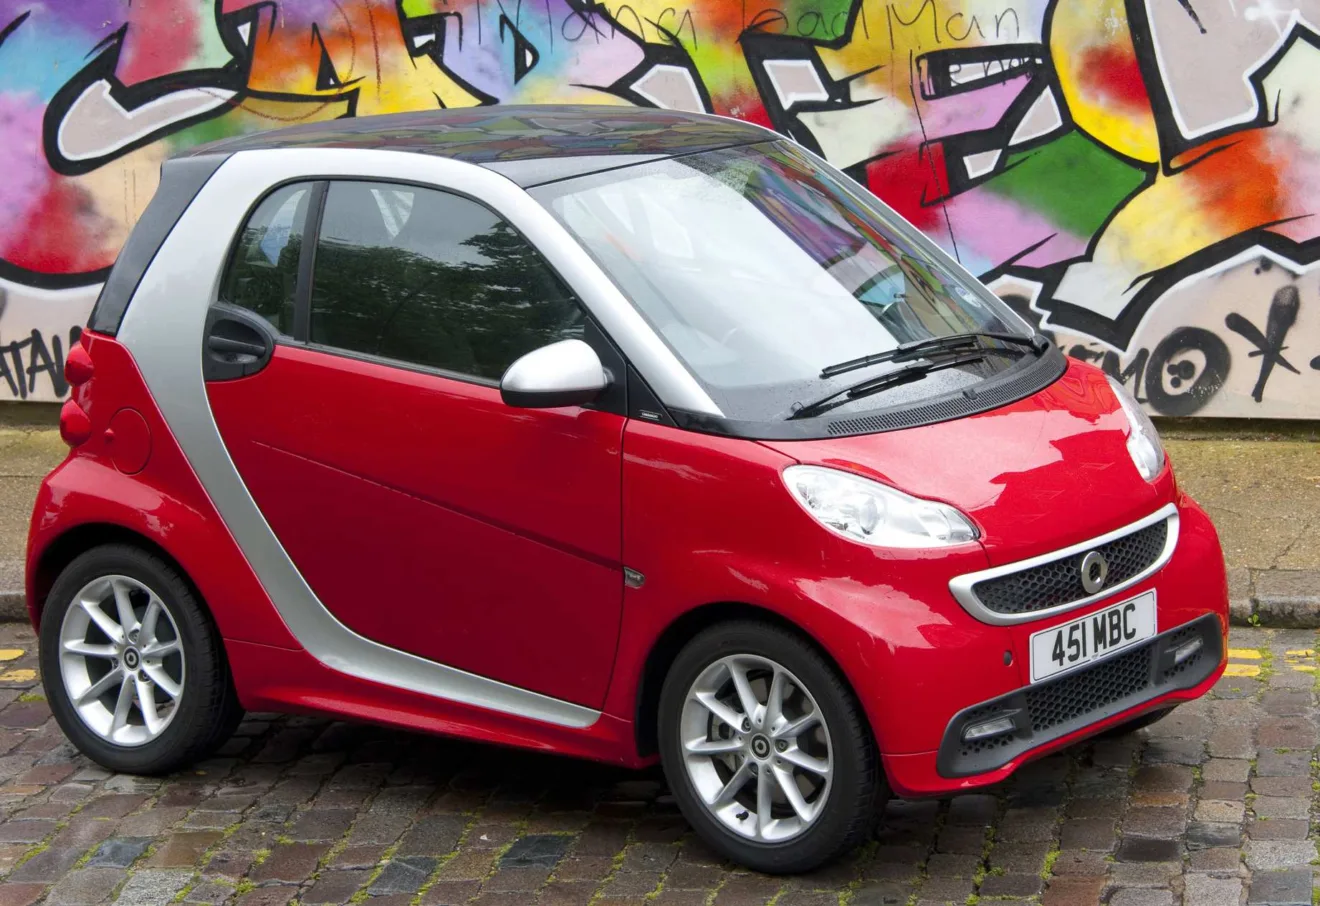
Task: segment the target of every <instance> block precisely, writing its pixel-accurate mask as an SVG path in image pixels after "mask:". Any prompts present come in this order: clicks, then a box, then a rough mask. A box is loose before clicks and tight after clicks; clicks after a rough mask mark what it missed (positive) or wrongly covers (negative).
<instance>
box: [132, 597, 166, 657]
mask: <svg viewBox="0 0 1320 906" xmlns="http://www.w3.org/2000/svg"><path fill="white" fill-rule="evenodd" d="M164 609H165V608H164V607H162V606H161V603H160V598H157V597H156V596H155V595H152V596H151V600H150V601H149V602H148V603H147V611H146V613H144V614H142V628H141V629H139V630H138V648H139V649H142V648H147V647H150V646H151V645H153V644H155V642H156V623H157V622H158V621H159V619H160V615H161V613H162V612H163V611H164Z"/></svg>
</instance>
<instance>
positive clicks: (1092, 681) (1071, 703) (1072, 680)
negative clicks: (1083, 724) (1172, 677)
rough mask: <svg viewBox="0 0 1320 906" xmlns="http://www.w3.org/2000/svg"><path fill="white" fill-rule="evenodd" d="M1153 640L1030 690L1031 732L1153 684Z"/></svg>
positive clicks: (1088, 711)
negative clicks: (1151, 677)
mask: <svg viewBox="0 0 1320 906" xmlns="http://www.w3.org/2000/svg"><path fill="white" fill-rule="evenodd" d="M1154 647H1155V646H1154V643H1149V644H1146V645H1142V646H1141V647H1140V648H1137V649H1135V650H1133V651H1127V652H1124V653H1123V654H1120V655H1117V656H1116V657H1113V658H1110V659H1109V660H1107V661H1101V662H1100V663H1098V664H1096V665H1095V666H1094V667H1092V668H1090V669H1089V670H1082V671H1080V672H1078V673H1074V674H1073V675H1071V676H1066V677H1064V678H1063V679H1061V680H1059V681H1057V682H1054V683H1047V684H1045V685H1042V686H1036V687H1034V688H1031V689H1028V690H1027V715H1028V716H1029V717H1030V719H1031V732H1032V733H1044V732H1046V731H1048V730H1052V729H1054V728H1055V727H1057V726H1059V725H1060V724H1066V723H1068V722H1069V721H1072V720H1076V719H1077V718H1079V717H1083V716H1085V715H1087V714H1090V713H1091V712H1092V711H1096V710H1098V709H1100V708H1103V707H1105V706H1107V705H1112V704H1113V703H1114V702H1116V701H1121V700H1122V699H1125V698H1127V697H1128V696H1129V695H1134V694H1135V693H1137V692H1140V691H1141V690H1142V689H1145V688H1146V687H1147V686H1149V685H1150V657H1151V653H1152V652H1153V651H1154Z"/></svg>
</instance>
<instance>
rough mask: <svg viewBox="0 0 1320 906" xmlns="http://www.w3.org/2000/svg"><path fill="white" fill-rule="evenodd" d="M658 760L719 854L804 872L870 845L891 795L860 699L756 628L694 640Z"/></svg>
mask: <svg viewBox="0 0 1320 906" xmlns="http://www.w3.org/2000/svg"><path fill="white" fill-rule="evenodd" d="M659 721H660V724H659V740H660V757H661V761H662V763H663V766H664V770H665V776H666V778H667V779H668V781H669V786H670V788H671V789H672V790H673V792H674V796H675V799H676V800H677V802H678V805H679V808H680V809H682V811H683V814H684V816H685V817H686V818H687V819H688V821H689V822H690V823H691V824H692V825H693V827H694V828H695V829H696V831H697V833H698V834H700V835H701V837H702V838H703V839H704V840H705V841H706V842H707V843H708V844H709V845H710V846H712V847H713V848H714V849H715V850H717V851H718V852H720V853H721V854H722V855H725V856H727V857H728V858H730V859H732V860H734V861H736V862H739V863H741V864H743V865H746V866H747V867H749V868H753V869H755V870H757V871H763V872H769V873H788V872H799V871H806V870H809V869H812V868H815V867H817V866H819V865H821V864H824V863H826V862H829V861H831V860H833V859H835V858H837V857H838V856H840V855H842V854H843V853H845V852H847V851H848V850H850V849H852V848H853V847H855V846H857V845H858V844H859V843H861V842H862V840H863V839H864V838H865V836H866V835H867V833H868V832H869V830H870V829H871V826H872V824H873V821H874V819H875V816H876V806H877V799H878V794H879V792H880V790H881V788H882V787H883V782H882V780H881V778H880V771H879V766H878V762H877V757H876V752H875V745H874V742H873V740H872V737H871V733H870V729H869V727H868V726H867V724H866V721H865V718H864V716H863V715H862V713H861V710H860V709H859V708H858V706H857V703H856V701H855V700H854V698H853V695H852V691H851V690H850V689H849V688H848V686H847V684H846V683H845V682H844V681H843V680H842V678H841V677H839V675H838V674H837V672H836V671H835V670H834V668H833V667H832V666H831V665H830V664H829V663H828V662H827V661H826V660H825V659H824V658H823V657H822V656H821V655H820V654H819V653H818V652H817V651H816V650H815V649H813V648H812V647H811V646H810V645H808V644H806V643H805V642H803V641H802V640H801V639H799V638H798V637H796V636H795V635H793V634H792V633H790V632H787V631H785V630H783V629H780V628H778V627H774V626H769V625H766V624H761V623H754V622H737V623H727V624H722V625H718V626H714V627H712V628H710V629H708V630H706V631H705V632H703V633H701V634H700V635H698V636H697V637H696V638H694V639H693V640H692V641H691V642H689V643H688V645H687V647H685V648H684V649H683V650H682V651H681V652H680V653H679V655H678V658H677V659H676V660H675V661H674V664H673V666H672V667H671V668H670V671H669V674H668V676H667V677H666V678H665V683H664V687H663V689H662V691H661V694H660V709H659Z"/></svg>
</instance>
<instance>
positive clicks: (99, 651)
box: [64, 642, 116, 659]
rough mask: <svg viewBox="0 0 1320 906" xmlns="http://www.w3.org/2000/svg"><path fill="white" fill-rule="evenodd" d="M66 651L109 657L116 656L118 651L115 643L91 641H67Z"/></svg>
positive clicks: (88, 655) (85, 655)
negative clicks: (107, 643)
mask: <svg viewBox="0 0 1320 906" xmlns="http://www.w3.org/2000/svg"><path fill="white" fill-rule="evenodd" d="M64 651H65V653H66V654H76V655H79V656H81V657H99V658H107V659H108V658H112V657H114V656H115V653H116V649H115V646H114V645H93V644H92V643H91V642H65V643H64Z"/></svg>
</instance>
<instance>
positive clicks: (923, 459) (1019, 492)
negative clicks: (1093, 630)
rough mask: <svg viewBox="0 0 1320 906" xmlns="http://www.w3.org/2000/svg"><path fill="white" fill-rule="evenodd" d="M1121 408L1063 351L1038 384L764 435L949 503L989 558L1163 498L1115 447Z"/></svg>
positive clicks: (800, 457)
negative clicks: (870, 429)
mask: <svg viewBox="0 0 1320 906" xmlns="http://www.w3.org/2000/svg"><path fill="white" fill-rule="evenodd" d="M1128 430H1129V428H1128V422H1127V417H1126V416H1125V415H1124V414H1123V411H1122V409H1121V408H1120V407H1119V404H1118V399H1117V398H1116V397H1115V396H1114V393H1113V390H1111V389H1110V387H1109V385H1108V383H1107V381H1106V379H1105V376H1104V373H1103V372H1101V371H1100V370H1099V369H1097V368H1094V367H1092V366H1090V365H1085V364H1082V363H1080V362H1076V361H1071V360H1070V361H1069V365H1068V369H1067V370H1066V371H1065V372H1064V374H1063V376H1062V377H1060V378H1059V379H1058V380H1057V381H1055V382H1054V383H1053V384H1051V385H1050V386H1049V387H1046V388H1045V389H1044V390H1041V391H1040V392H1038V393H1036V394H1034V395H1032V396H1029V397H1027V398H1026V399H1023V400H1019V401H1018V402H1016V403H1013V404H1011V405H1008V406H1004V407H1002V408H999V409H995V410H992V411H990V412H984V413H980V414H978V415H973V416H968V417H966V418H960V419H955V420H953V421H946V422H939V423H936V424H931V425H924V426H922V427H918V428H909V429H905V430H901V431H889V432H885V433H881V434H868V435H861V436H856V437H840V438H830V439H826V440H808V441H767V442H765V443H766V445H767V446H769V447H771V448H773V449H775V450H777V451H779V452H781V453H783V454H785V455H787V456H790V457H792V458H793V459H796V460H797V461H798V462H801V463H806V464H813V465H821V466H832V467H836V468H842V469H848V470H851V471H854V472H858V473H860V474H863V475H867V476H869V477H872V478H875V479H878V480H879V481H882V482H884V483H885V484H888V485H891V486H892V487H896V488H899V489H900V490H903V491H906V492H907V493H909V494H914V495H916V496H918V497H925V498H929V499H931V500H939V501H942V502H944V503H948V504H951V505H952V506H955V507H957V508H958V509H960V510H961V511H963V512H964V513H966V514H967V515H969V516H970V517H972V519H973V521H974V522H975V523H976V524H977V527H978V528H979V529H980V531H981V542H982V544H983V546H984V547H985V551H986V555H987V557H988V558H989V559H990V562H991V564H992V565H999V564H1003V563H1009V562H1012V561H1014V560H1020V559H1023V558H1025V557H1032V556H1036V555H1037V554H1042V553H1046V552H1048V551H1051V550H1056V549H1058V548H1061V547H1066V546H1068V545H1070V544H1075V543H1078V542H1081V541H1085V540H1087V539H1088V538H1093V537H1095V536H1097V535H1101V534H1104V533H1105V532H1108V531H1112V530H1114V529H1116V528H1120V527H1122V526H1123V525H1126V524H1128V523H1130V522H1134V521H1136V520H1137V519H1140V518H1141V517H1143V516H1147V515H1149V514H1150V513H1152V512H1154V511H1155V510H1156V509H1158V508H1159V507H1161V506H1163V505H1164V504H1165V503H1167V502H1168V501H1170V500H1172V499H1173V494H1174V490H1173V479H1172V475H1171V473H1170V471H1169V469H1168V468H1166V469H1165V471H1164V473H1163V474H1162V475H1160V476H1159V477H1158V478H1157V479H1156V481H1155V482H1147V481H1146V480H1144V479H1143V478H1142V477H1141V475H1140V474H1139V473H1138V472H1137V469H1136V466H1135V465H1133V463H1132V459H1131V457H1130V456H1129V455H1128V452H1127V434H1128Z"/></svg>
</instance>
